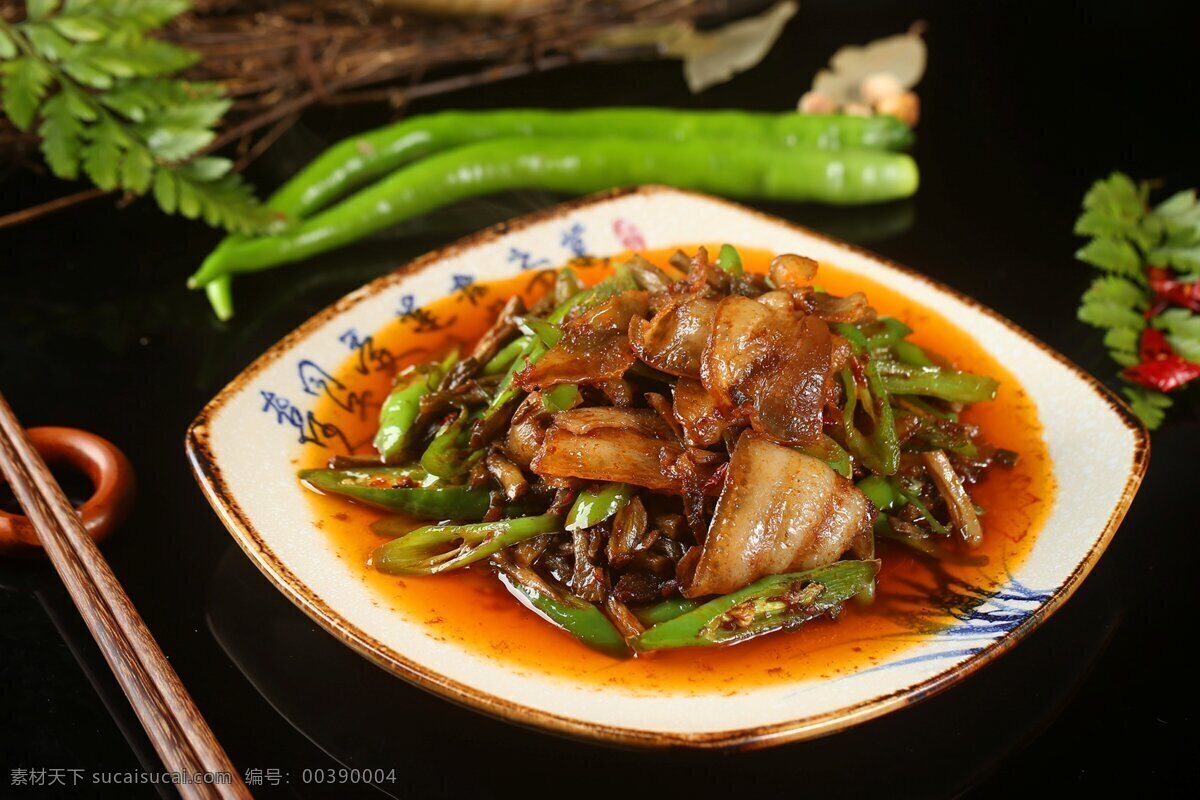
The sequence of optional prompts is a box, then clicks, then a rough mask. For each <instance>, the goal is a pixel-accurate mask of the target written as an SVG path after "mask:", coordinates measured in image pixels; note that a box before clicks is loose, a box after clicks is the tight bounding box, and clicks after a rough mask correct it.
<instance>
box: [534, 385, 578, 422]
mask: <svg viewBox="0 0 1200 800" xmlns="http://www.w3.org/2000/svg"><path fill="white" fill-rule="evenodd" d="M582 402H583V395H582V394H581V393H580V392H579V387H578V386H576V385H575V384H573V383H561V384H559V385H558V386H555V387H553V388H550V389H547V390H545V391H543V392H542V408H544V409H545V410H546V411H548V412H550V413H551V414H554V413H557V412H559V411H566V410H568V409H572V408H575V406H577V405H579V404H580V403H582Z"/></svg>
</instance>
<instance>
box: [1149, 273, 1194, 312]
mask: <svg viewBox="0 0 1200 800" xmlns="http://www.w3.org/2000/svg"><path fill="white" fill-rule="evenodd" d="M1174 274H1175V273H1173V272H1172V271H1171V270H1169V269H1166V268H1164V267H1146V278H1147V280H1148V281H1149V283H1150V291H1151V292H1153V294H1154V299H1155V301H1156V302H1155V303H1153V306H1154V307H1153V308H1151V309H1150V310H1149V311H1147V312H1146V316H1147V317H1152V316H1155V315H1156V314H1158V313H1159V312H1161V311H1162V309H1163V307H1164V306H1180V307H1182V308H1188V309H1191V310H1192V311H1195V312H1197V313H1200V281H1181V280H1178V279H1176V278H1175V277H1174ZM1156 309H1157V310H1156Z"/></svg>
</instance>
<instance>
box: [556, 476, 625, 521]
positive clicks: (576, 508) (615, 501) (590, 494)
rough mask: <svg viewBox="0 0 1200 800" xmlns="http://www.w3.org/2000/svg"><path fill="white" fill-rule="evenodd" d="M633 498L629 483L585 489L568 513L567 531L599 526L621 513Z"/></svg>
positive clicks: (609, 484)
mask: <svg viewBox="0 0 1200 800" xmlns="http://www.w3.org/2000/svg"><path fill="white" fill-rule="evenodd" d="M632 496H633V491H632V489H631V488H630V486H629V484H627V483H605V484H599V485H598V487H597V486H594V487H592V488H590V489H585V490H584V491H582V492H580V493H579V496H578V497H576V498H575V504H574V505H573V506H571V510H570V512H568V513H567V525H566V528H567V530H569V531H574V530H579V529H581V528H590V527H592V526H593V525H599V524H600V523H601V522H604V520H606V519H608V518H609V517H611V516H613V515H614V514H616V513H617V512H618V511H620V510H621V509H622V508H623V507H624V506H625V504H626V503H628V502H629V499H630V498H631V497H632Z"/></svg>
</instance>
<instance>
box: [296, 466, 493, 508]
mask: <svg viewBox="0 0 1200 800" xmlns="http://www.w3.org/2000/svg"><path fill="white" fill-rule="evenodd" d="M422 474H423V473H422ZM299 477H300V480H302V481H304V482H305V483H307V484H308V485H309V486H312V487H313V488H314V489H318V490H320V491H322V492H325V493H327V494H337V495H341V496H343V497H348V498H350V499H351V500H357V501H358V502H360V503H366V504H367V505H371V506H375V507H377V508H383V509H387V510H389V511H399V512H401V513H403V514H407V515H408V516H410V517H417V518H418V519H483V516H484V514H486V513H487V510H488V506H489V500H490V498H489V493H488V491H487V490H486V489H469V488H467V487H465V486H437V485H434V486H428V487H407V486H388V485H387V481H386V477H387V476H386V474H384V473H378V472H375V471H373V470H335V469H306V470H301V471H300V473H299Z"/></svg>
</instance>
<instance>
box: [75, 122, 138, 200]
mask: <svg viewBox="0 0 1200 800" xmlns="http://www.w3.org/2000/svg"><path fill="white" fill-rule="evenodd" d="M88 138H89V140H90V141H88V143H87V144H86V145H84V148H83V171H84V172H86V173H87V176H88V177H89V178H91V179H92V183H94V184H96V186H98V187H100V188H101V189H103V190H105V191H112V190H113V189H116V188H117V186H118V185H119V184H120V171H121V160H122V156H123V155H124V151H125V148H126V146H127V142H128V140H127V139H126V137H125V133H124V131H122V130H121V128H120V126H119V125H117V124H116V123H115V122H113V121H112V119H111V118H110V117H107V116H105V117H101V118H100V119H99V120H97V122H96V123H95V124H94V125H91V126H90V127H89V128H88Z"/></svg>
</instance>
